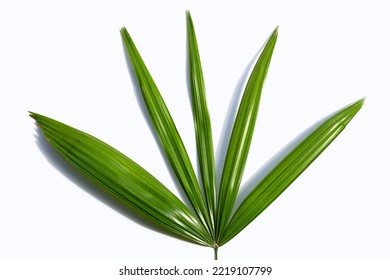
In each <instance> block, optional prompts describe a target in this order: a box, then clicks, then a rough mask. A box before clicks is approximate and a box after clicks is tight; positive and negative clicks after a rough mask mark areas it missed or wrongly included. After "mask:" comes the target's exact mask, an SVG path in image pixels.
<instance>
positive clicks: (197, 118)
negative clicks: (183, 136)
mask: <svg viewBox="0 0 390 280" xmlns="http://www.w3.org/2000/svg"><path fill="white" fill-rule="evenodd" d="M187 37H188V53H189V70H190V83H191V97H192V111H193V116H194V125H195V135H196V144H197V152H198V161H199V166H200V171H201V177H202V183H203V188H204V193H205V198H206V205H207V208H208V210H209V216H210V219H211V222H212V223H213V222H214V221H213V220H214V215H215V211H216V209H215V207H216V201H215V200H216V195H215V192H216V187H215V162H214V148H213V139H212V133H211V123H210V116H209V112H208V108H207V103H206V97H205V85H204V79H203V71H202V65H201V61H200V57H199V50H198V45H197V40H196V34H195V29H194V25H193V22H192V18H191V15H190V13H189V12H187ZM212 226H213V228H214V224H213V225H212Z"/></svg>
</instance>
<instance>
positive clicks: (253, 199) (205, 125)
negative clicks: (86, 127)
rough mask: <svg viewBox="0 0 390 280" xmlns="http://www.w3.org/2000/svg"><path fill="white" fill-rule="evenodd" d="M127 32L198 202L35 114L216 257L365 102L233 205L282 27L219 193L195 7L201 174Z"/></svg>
mask: <svg viewBox="0 0 390 280" xmlns="http://www.w3.org/2000/svg"><path fill="white" fill-rule="evenodd" d="M120 32H121V35H122V39H123V42H124V45H125V48H126V50H127V54H128V57H129V58H130V61H131V63H132V66H133V69H134V73H135V76H136V79H137V81H138V84H139V87H140V90H141V93H142V97H143V100H144V102H145V105H146V108H147V110H148V113H149V116H150V119H151V121H152V123H153V126H154V129H155V132H156V135H157V136H158V138H159V141H160V144H161V147H162V148H163V150H164V151H165V154H166V157H167V158H168V161H169V163H170V165H171V168H172V169H173V171H174V173H175V175H176V177H177V179H178V181H179V182H180V184H181V186H182V187H183V190H184V192H185V193H186V195H187V197H188V200H189V201H190V203H191V206H192V208H193V210H190V209H189V208H188V206H186V205H185V204H184V203H183V202H181V201H180V200H179V199H178V198H177V197H176V196H175V195H174V194H173V193H172V192H171V191H170V190H169V189H168V188H166V187H165V186H164V185H163V184H161V183H160V182H159V181H158V180H157V179H156V178H154V177H153V176H152V175H151V174H149V173H148V172H147V171H146V170H144V169H143V168H142V167H140V166H139V165H138V164H136V163H135V162H134V161H132V160H131V159H129V158H128V157H126V156H125V155H123V154H122V153H120V152H119V151H117V150H115V149H114V148H112V147H111V146H109V145H108V144H106V143H104V142H102V141H100V140H99V139H97V138H95V137H93V136H91V135H89V134H87V133H85V132H82V131H80V130H77V129H75V128H72V127H70V126H68V125H66V124H63V123H60V122H58V121H56V120H53V119H50V118H48V117H45V116H42V115H39V114H36V113H30V116H31V117H32V118H34V119H35V120H36V123H37V124H38V126H39V127H40V129H41V131H42V132H43V135H44V136H45V137H46V139H47V140H48V142H49V143H50V144H51V145H52V146H53V147H54V148H55V149H56V150H57V151H58V152H59V153H60V154H61V155H62V156H63V157H65V158H66V159H67V160H68V161H69V162H70V163H71V164H72V165H74V166H75V167H76V168H78V169H79V170H80V171H81V172H82V173H84V174H85V175H87V176H88V177H90V178H91V179H92V180H93V181H95V182H96V183H97V184H98V185H100V186H101V187H102V188H103V189H104V190H105V191H107V193H109V194H111V195H113V196H114V197H116V198H117V199H118V200H120V201H122V202H123V203H125V204H126V205H127V206H130V207H132V208H133V209H134V210H136V211H138V212H139V213H140V214H142V215H144V216H145V217H146V218H148V219H149V220H151V221H152V222H154V223H155V224H157V225H158V226H160V227H161V228H163V229H164V230H166V231H167V232H169V233H171V234H173V235H175V236H178V237H181V238H183V239H185V240H187V241H189V242H193V243H196V244H199V245H203V246H209V247H213V248H214V250H215V257H217V250H218V247H220V246H222V245H224V244H226V243H227V242H228V241H230V240H231V239H232V238H233V237H235V236H236V235H237V234H238V233H239V232H240V231H242V230H243V229H244V228H245V227H246V226H247V225H248V224H249V223H250V222H251V221H253V220H254V219H255V218H256V217H257V216H258V215H259V214H261V213H262V212H263V211H264V210H265V209H266V208H267V207H268V206H269V205H270V204H271V203H272V202H273V201H274V200H275V199H276V198H277V197H278V196H279V195H280V194H281V193H282V192H283V191H284V190H285V189H286V188H287V187H288V186H290V185H291V183H292V182H293V181H294V180H295V179H296V178H297V177H298V176H299V175H300V174H301V173H302V172H303V171H304V170H305V169H306V168H307V167H308V166H309V165H310V164H311V163H312V162H313V161H314V160H315V159H316V158H317V157H318V156H319V155H320V154H321V152H322V151H323V150H324V149H325V148H326V147H327V146H328V145H329V144H330V143H331V142H332V141H333V140H334V139H335V138H336V137H337V136H338V135H339V134H340V133H341V131H342V130H343V129H344V128H345V126H346V125H347V124H348V123H349V121H350V120H351V119H352V118H353V117H354V116H355V115H356V113H357V112H358V111H359V110H360V108H361V107H362V105H363V99H362V100H358V101H356V102H355V103H353V104H351V105H349V106H347V107H345V108H344V109H342V110H340V111H339V112H337V113H335V114H334V115H332V116H331V117H328V118H327V119H326V120H325V121H323V122H322V123H321V124H320V125H318V126H317V127H316V129H314V130H313V131H312V132H311V133H309V134H308V135H307V136H306V137H305V138H303V140H301V141H300V142H299V143H298V144H297V145H296V146H295V147H294V148H293V149H292V150H291V151H290V152H288V153H287V154H286V155H285V156H284V157H283V158H282V159H281V160H280V161H279V163H278V164H277V165H276V166H275V167H274V168H273V169H272V170H271V171H270V172H269V173H268V174H267V175H266V176H265V177H264V178H263V179H262V180H261V181H260V182H259V183H258V184H257V185H256V186H255V187H254V189H253V190H252V191H251V192H250V193H249V194H248V195H247V196H246V198H244V200H243V201H242V203H241V204H240V205H239V206H238V208H237V210H236V211H233V208H234V205H235V203H237V202H236V198H237V193H238V191H239V187H240V184H241V178H242V175H243V172H244V168H245V163H246V159H247V156H248V152H249V147H250V144H251V140H252V135H253V131H254V127H255V123H256V117H257V112H258V108H259V103H260V97H261V91H262V87H263V83H264V80H265V78H266V75H267V71H268V67H269V64H270V60H271V57H272V53H273V50H274V47H275V44H276V39H277V35H278V29H277V28H276V29H275V30H274V32H273V33H272V34H271V36H270V37H269V39H268V41H267V42H266V44H265V46H264V48H263V50H262V52H261V54H260V56H259V58H258V60H257V62H256V64H255V66H254V68H253V70H252V73H251V75H250V77H249V79H248V82H247V85H246V87H245V90H244V93H243V96H242V99H241V102H240V106H239V109H238V112H237V115H236V119H235V122H234V126H233V129H232V134H231V136H230V142H229V146H228V149H227V152H226V157H225V163H224V168H223V171H222V178H221V183H220V186H219V193H217V192H216V189H217V188H216V183H215V177H216V176H215V173H216V171H215V163H214V150H213V144H212V133H211V124H210V117H209V113H208V108H207V103H206V97H205V86H204V79H203V74H202V66H201V62H200V57H199V51H198V45H197V40H196V35H195V30H194V26H193V22H192V18H191V15H190V13H189V12H187V39H188V55H189V78H190V84H191V101H192V111H193V118H194V126H195V136H196V144H197V154H198V162H199V169H200V171H201V174H200V175H201V178H200V179H199V181H198V179H197V177H196V175H195V172H194V168H193V167H192V164H191V161H190V159H189V156H188V154H187V151H186V149H185V147H184V144H183V142H182V140H181V137H180V135H179V133H178V131H177V129H176V126H175V124H174V122H173V120H172V117H171V115H170V113H169V111H168V108H167V106H166V105H165V102H164V100H163V98H162V96H161V94H160V92H159V90H158V89H157V86H156V85H155V83H154V81H153V79H152V77H151V75H150V73H149V71H148V69H147V68H146V66H145V64H144V62H143V60H142V58H141V56H140V54H139V53H138V50H137V48H136V46H135V44H134V42H133V40H132V38H131V37H130V35H129V33H128V32H127V30H126V29H125V28H122V29H121V31H120ZM200 185H202V186H203V189H201V187H200ZM202 191H203V194H202ZM193 211H194V212H193Z"/></svg>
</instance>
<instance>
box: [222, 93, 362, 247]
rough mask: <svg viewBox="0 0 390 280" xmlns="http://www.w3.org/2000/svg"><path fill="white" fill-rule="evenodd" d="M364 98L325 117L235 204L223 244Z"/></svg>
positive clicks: (320, 147) (272, 197)
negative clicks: (235, 207)
mask: <svg viewBox="0 0 390 280" xmlns="http://www.w3.org/2000/svg"><path fill="white" fill-rule="evenodd" d="M363 102H364V99H361V100H358V101H356V102H355V103H353V104H351V105H349V106H347V107H346V108H344V109H343V110H341V111H340V112H338V113H336V114H335V115H333V116H331V117H330V118H328V119H326V120H325V121H324V122H323V123H321V125H320V126H318V127H317V128H316V129H315V130H314V131H313V132H311V133H310V134H309V135H308V136H306V137H305V138H304V139H303V140H302V141H301V142H300V143H298V145H297V146H296V147H295V148H294V149H293V150H292V151H291V152H289V153H288V154H287V155H286V156H285V157H284V158H283V159H282V160H281V161H280V162H279V163H278V164H277V165H276V166H275V167H274V168H273V169H272V170H271V171H270V172H269V173H268V174H267V175H266V177H265V178H264V179H263V180H261V181H260V182H259V183H258V185H257V186H256V187H255V188H254V189H253V191H252V192H250V193H249V195H248V196H247V197H246V198H245V200H244V201H243V202H242V203H241V205H240V206H239V207H238V209H237V211H236V212H235V213H234V216H233V217H232V219H231V220H230V223H229V225H228V226H227V228H226V230H225V232H223V234H222V237H221V239H220V245H223V244H225V243H226V242H228V241H229V240H230V239H232V238H233V237H234V236H236V235H237V234H238V233H239V232H240V231H241V230H243V229H244V228H245V227H246V226H247V225H248V224H249V223H250V222H251V221H253V220H254V219H255V218H256V217H257V216H258V215H259V214H261V212H263V211H264V210H265V209H266V208H267V207H268V206H269V205H270V204H271V203H272V202H273V201H274V200H275V199H276V198H277V197H278V196H279V195H280V194H281V193H282V192H283V191H284V190H285V189H286V188H287V187H288V186H289V185H290V184H291V183H292V182H293V181H294V180H295V179H296V178H297V177H298V176H299V175H300V174H301V173H302V172H303V171H304V170H305V169H306V168H307V167H308V166H309V165H310V164H311V163H312V162H313V161H314V160H315V159H316V158H317V157H318V156H319V155H320V154H321V153H322V151H324V150H325V149H326V147H328V145H329V144H330V143H331V142H332V141H333V140H334V139H335V138H336V137H337V136H338V135H339V134H340V133H341V131H343V130H344V128H345V127H346V125H347V124H348V123H349V122H350V121H351V119H352V118H353V117H354V116H355V115H356V113H357V112H358V111H359V110H360V108H361V107H362V106H363Z"/></svg>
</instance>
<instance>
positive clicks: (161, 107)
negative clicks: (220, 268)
mask: <svg viewBox="0 0 390 280" xmlns="http://www.w3.org/2000/svg"><path fill="white" fill-rule="evenodd" d="M121 35H122V39H123V41H124V44H125V47H126V50H127V53H128V55H129V58H130V60H131V62H132V65H133V68H134V71H135V75H136V77H137V80H138V83H139V87H140V89H141V92H142V96H143V99H144V101H145V104H146V107H147V109H148V112H149V115H150V118H151V120H152V122H153V125H154V128H155V131H156V133H157V135H158V137H159V139H160V143H161V145H162V147H163V148H164V150H165V154H166V156H167V158H168V160H169V162H170V164H171V166H172V169H173V170H174V172H175V174H176V176H177V179H178V180H179V182H180V184H181V186H182V187H183V189H184V191H185V193H186V194H187V197H188V199H189V201H190V202H191V204H192V206H193V207H194V209H195V211H196V213H197V215H198V217H199V219H200V220H201V221H202V222H203V223H204V224H205V225H206V226H207V228H208V230H209V233H210V235H212V232H213V231H212V225H211V217H210V216H209V215H208V211H207V208H206V204H205V201H204V199H203V197H202V193H201V189H200V187H199V184H198V180H197V178H196V175H195V172H194V169H193V167H192V164H191V161H190V159H189V157H188V154H187V151H186V149H185V147H184V144H183V142H182V140H181V138H180V135H179V133H178V132H177V129H176V126H175V124H174V122H173V120H172V117H171V115H170V113H169V111H168V108H167V106H166V105H165V102H164V100H163V99H162V97H161V94H160V92H159V90H158V89H157V86H156V84H155V83H154V81H153V78H152V77H151V76H150V74H149V71H148V69H147V68H146V66H145V64H144V62H143V60H142V58H141V56H140V54H139V53H138V50H137V48H136V46H135V45H134V42H133V40H132V38H131V37H130V35H129V33H128V32H127V30H126V29H125V28H122V29H121Z"/></svg>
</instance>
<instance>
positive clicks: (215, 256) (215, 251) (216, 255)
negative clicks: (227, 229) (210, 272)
mask: <svg viewBox="0 0 390 280" xmlns="http://www.w3.org/2000/svg"><path fill="white" fill-rule="evenodd" d="M213 248H214V260H218V245H217V244H215V245H214V247H213Z"/></svg>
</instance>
